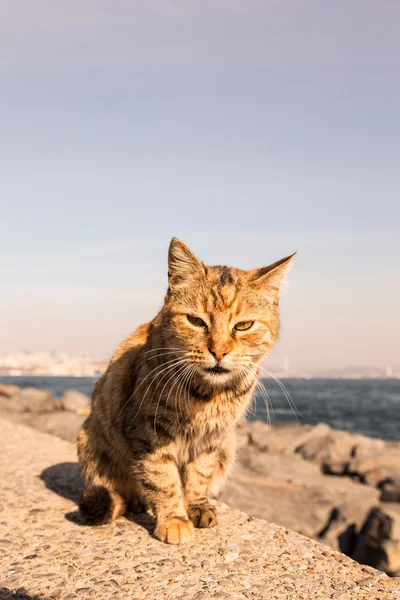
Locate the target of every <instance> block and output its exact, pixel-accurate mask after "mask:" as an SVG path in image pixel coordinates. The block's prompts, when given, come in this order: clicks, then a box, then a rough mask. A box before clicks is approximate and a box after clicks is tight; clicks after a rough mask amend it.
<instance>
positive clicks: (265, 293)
mask: <svg viewBox="0 0 400 600" xmlns="http://www.w3.org/2000/svg"><path fill="white" fill-rule="evenodd" d="M292 257H293V255H292V256H290V257H288V258H286V259H283V260H282V261H279V262H277V263H274V264H273V265H271V266H270V267H266V268H263V269H254V270H252V271H242V270H240V269H235V268H229V267H208V266H206V265H204V264H203V263H201V262H200V261H199V260H198V259H197V258H196V257H195V256H194V254H192V252H191V251H190V250H189V249H188V248H187V247H186V246H185V245H184V244H183V243H182V242H180V241H179V240H177V239H176V238H174V239H173V240H172V242H171V245H170V250H169V264H168V267H169V268H168V279H169V287H168V291H167V294H166V297H165V302H164V305H163V307H162V309H161V311H160V312H159V314H158V315H157V316H156V317H155V319H154V320H153V321H151V322H150V323H146V324H145V325H142V326H140V327H139V328H138V329H137V330H136V331H135V332H134V333H133V334H132V335H130V336H129V337H128V338H127V339H126V340H125V341H124V342H123V343H122V344H121V345H120V347H119V348H118V349H117V351H116V353H115V354H114V356H113V358H112V359H111V362H110V364H109V366H108V369H107V371H106V373H105V374H104V375H103V376H102V377H101V379H100V380H99V381H98V383H97V384H96V387H95V390H94V393H93V408H92V411H91V414H90V415H89V417H88V418H87V420H86V421H85V423H84V425H83V428H82V430H81V432H80V435H79V439H78V455H79V462H80V465H81V469H82V473H83V475H84V478H85V480H86V483H87V486H88V487H87V489H86V490H85V491H84V493H83V495H82V499H81V503H80V507H81V512H82V515H83V517H84V518H85V519H86V521H87V522H88V523H90V524H102V523H105V522H108V521H110V520H112V519H114V518H116V517H118V516H120V515H121V514H123V513H124V512H125V511H126V510H132V509H133V510H149V511H150V512H151V513H152V514H153V515H154V517H155V520H156V527H155V536H156V537H157V538H159V539H160V540H162V541H165V542H169V543H173V544H177V543H181V542H184V541H186V540H188V539H190V538H191V537H192V535H193V525H194V526H196V527H212V526H213V525H215V524H216V522H217V517H216V514H215V508H214V506H213V505H212V504H210V495H211V494H215V493H216V492H217V491H218V490H219V488H220V487H221V485H222V484H223V481H224V478H225V477H226V474H227V472H228V470H229V466H230V465H231V464H232V461H233V459H234V454H235V426H236V423H237V422H238V420H239V419H240V418H241V417H242V416H243V415H244V414H245V412H246V410H247V408H248V406H249V403H250V401H251V398H252V394H253V392H254V387H255V384H256V380H257V376H258V364H259V363H260V361H261V360H262V359H263V358H264V357H265V356H266V355H267V354H268V352H269V350H270V348H271V347H272V345H273V343H274V342H275V340H276V338H277V335H278V329H279V315H278V299H279V288H280V283H281V281H282V278H283V276H284V273H285V270H286V268H287V266H288V264H289V262H290V261H291V259H292ZM238 323H239V325H237V324H238ZM249 324H250V326H249Z"/></svg>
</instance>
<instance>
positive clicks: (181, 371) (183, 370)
mask: <svg viewBox="0 0 400 600" xmlns="http://www.w3.org/2000/svg"><path fill="white" fill-rule="evenodd" d="M187 367H188V364H187V363H186V362H185V364H184V365H180V366H179V367H178V368H177V371H175V372H173V373H172V375H171V376H170V377H169V378H168V379H167V381H166V382H165V384H164V386H163V388H162V390H161V392H160V395H159V398H158V401H157V405H156V411H155V415H154V434H155V436H156V437H157V439H158V435H157V431H156V420H157V412H158V407H159V405H160V402H161V399H162V396H163V393H164V390H165V388H166V387H167V385H168V383H169V382H170V381H171V379H173V378H174V377H176V380H175V381H174V382H173V384H172V385H171V389H170V390H169V393H168V396H167V400H166V403H165V406H167V402H168V399H169V397H170V395H171V393H172V390H173V389H174V387H175V386H176V384H177V383H178V381H179V379H178V377H177V375H178V374H179V373H183V372H185V371H186V369H187ZM159 385H160V384H158V385H157V387H158V386H159ZM156 389H157V388H156ZM154 393H155V390H154V392H153V396H152V397H151V402H152V401H153V397H154Z"/></svg>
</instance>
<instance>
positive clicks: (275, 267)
mask: <svg viewBox="0 0 400 600" xmlns="http://www.w3.org/2000/svg"><path fill="white" fill-rule="evenodd" d="M295 256H296V252H295V253H294V254H291V255H290V256H286V257H285V258H282V259H281V260H278V261H277V262H274V263H272V265H269V266H268V267H262V268H261V269H252V270H251V271H249V272H248V278H249V283H250V285H251V286H254V287H256V288H258V289H259V290H262V291H264V292H265V293H267V294H269V295H271V296H272V297H274V298H275V299H276V300H277V299H278V298H279V293H280V289H281V284H282V281H283V279H284V277H285V275H286V273H287V271H288V269H289V266H290V264H291V262H292V260H293V259H294V257H295Z"/></svg>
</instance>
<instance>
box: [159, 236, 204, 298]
mask: <svg viewBox="0 0 400 600" xmlns="http://www.w3.org/2000/svg"><path fill="white" fill-rule="evenodd" d="M204 274H205V271H204V267H203V265H202V264H201V262H200V261H199V259H198V258H197V257H196V256H195V255H194V254H193V252H191V250H189V248H188V247H187V246H185V244H184V243H183V242H181V241H180V240H178V238H172V240H171V243H170V245H169V250H168V283H169V287H170V288H173V287H174V286H176V285H180V284H182V283H185V282H186V281H190V280H193V279H196V278H198V277H199V276H200V277H204Z"/></svg>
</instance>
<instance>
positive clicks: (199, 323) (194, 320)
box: [186, 315, 207, 329]
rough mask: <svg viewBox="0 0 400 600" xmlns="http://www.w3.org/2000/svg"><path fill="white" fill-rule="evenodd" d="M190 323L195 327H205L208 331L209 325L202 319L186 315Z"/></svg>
mask: <svg viewBox="0 0 400 600" xmlns="http://www.w3.org/2000/svg"><path fill="white" fill-rule="evenodd" d="M186 316H187V319H188V321H189V323H191V324H192V325H194V326H195V327H205V329H207V323H205V322H204V321H203V319H200V317H193V316H192V315H186Z"/></svg>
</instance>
